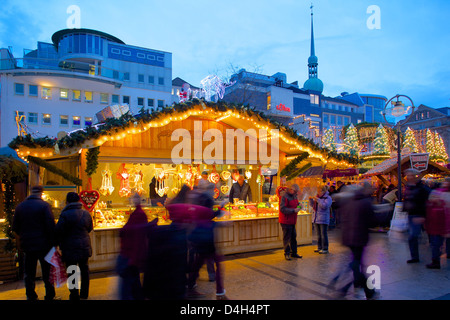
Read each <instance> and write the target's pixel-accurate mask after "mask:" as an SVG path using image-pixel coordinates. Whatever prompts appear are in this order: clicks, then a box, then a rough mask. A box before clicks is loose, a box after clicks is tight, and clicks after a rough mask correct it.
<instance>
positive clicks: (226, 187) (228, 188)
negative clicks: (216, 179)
mask: <svg viewBox="0 0 450 320" xmlns="http://www.w3.org/2000/svg"><path fill="white" fill-rule="evenodd" d="M220 191H222V193H223V194H227V193H228V191H230V187H229V186H227V185H223V186H221V187H220Z"/></svg>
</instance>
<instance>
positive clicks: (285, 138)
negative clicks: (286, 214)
mask: <svg viewBox="0 0 450 320" xmlns="http://www.w3.org/2000/svg"><path fill="white" fill-rule="evenodd" d="M188 118H189V119H188ZM185 120H190V121H191V122H192V121H196V120H201V121H206V122H208V123H210V124H211V123H220V124H221V125H223V126H224V127H228V128H235V129H242V130H243V131H244V132H245V131H247V130H248V129H255V130H256V131H259V130H258V129H263V130H264V129H265V130H267V132H268V134H267V135H266V137H265V138H266V139H267V140H271V139H273V138H278V142H279V145H278V149H279V151H280V152H282V153H284V154H285V155H296V154H299V153H301V152H308V153H309V154H310V155H309V157H310V158H311V159H316V160H318V161H319V162H321V163H323V164H327V167H333V168H347V167H353V166H355V165H356V164H357V159H355V158H353V157H349V156H347V155H342V154H336V153H330V152H328V150H327V149H324V148H321V147H319V146H318V145H316V144H315V143H313V142H312V141H311V140H309V139H306V138H305V137H303V136H301V135H298V134H297V133H296V132H295V131H294V130H293V129H292V128H289V127H285V126H283V125H282V124H280V123H278V122H277V121H275V120H273V119H271V118H269V117H267V116H266V115H264V113H262V112H258V111H256V110H254V109H252V108H250V107H248V106H238V105H234V104H227V103H224V102H218V103H214V102H204V101H201V100H195V101H190V102H188V103H182V104H175V105H173V106H171V107H166V108H164V109H163V110H161V111H159V112H152V113H148V112H146V111H144V112H141V113H139V114H137V115H130V114H127V115H125V116H124V117H122V118H120V119H108V120H107V121H106V123H104V124H99V125H96V126H94V127H90V128H86V129H82V130H78V131H75V132H72V133H71V134H70V135H68V136H66V137H63V138H62V139H60V140H58V141H54V140H51V139H49V141H41V140H39V141H33V140H32V139H29V138H23V137H18V138H16V139H15V140H13V141H12V142H11V144H10V146H11V147H12V148H14V149H15V150H16V151H17V152H18V154H19V155H20V156H21V157H24V158H26V156H27V155H33V156H38V157H41V158H49V159H50V158H53V157H55V156H59V157H60V156H69V155H73V154H76V153H79V152H81V150H82V149H90V148H94V147H99V146H103V145H104V146H108V147H110V148H111V147H114V146H115V144H116V142H118V141H125V140H126V139H129V137H130V136H136V138H137V139H138V140H139V139H140V138H139V137H143V136H142V134H143V133H145V132H147V131H149V130H153V131H154V130H158V132H159V133H158V134H161V130H164V129H166V131H167V130H169V131H170V130H171V129H173V128H175V127H180V126H181V125H182V122H183V121H185ZM210 126H211V127H215V126H216V125H210ZM272 129H274V130H278V134H277V133H276V132H275V131H273V132H272V131H271V130H272ZM19 138H21V139H19ZM257 138H258V139H259V140H260V141H261V140H262V139H261V136H258V137H257ZM27 139H28V140H30V141H27ZM145 139H147V138H145ZM169 140H170V136H169ZM122 143H124V142H122ZM268 144H269V145H270V141H268ZM166 147H167V146H166ZM135 149H136V150H137V151H140V149H142V148H141V147H139V146H137V147H135Z"/></svg>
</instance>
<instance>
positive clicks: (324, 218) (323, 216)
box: [313, 186, 333, 254]
mask: <svg viewBox="0 0 450 320" xmlns="http://www.w3.org/2000/svg"><path fill="white" fill-rule="evenodd" d="M313 201H314V212H315V215H314V224H315V226H316V230H317V250H314V252H318V253H320V254H326V253H328V225H329V224H330V208H331V204H332V202H333V200H332V199H331V197H330V194H329V193H328V187H327V186H323V187H322V188H321V190H320V191H319V193H318V195H317V196H316V197H314V198H313Z"/></svg>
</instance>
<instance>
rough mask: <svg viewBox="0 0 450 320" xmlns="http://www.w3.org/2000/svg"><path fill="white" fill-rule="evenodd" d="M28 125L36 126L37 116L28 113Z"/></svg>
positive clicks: (33, 113)
mask: <svg viewBox="0 0 450 320" xmlns="http://www.w3.org/2000/svg"><path fill="white" fill-rule="evenodd" d="M28 123H30V124H38V114H37V113H35V112H28Z"/></svg>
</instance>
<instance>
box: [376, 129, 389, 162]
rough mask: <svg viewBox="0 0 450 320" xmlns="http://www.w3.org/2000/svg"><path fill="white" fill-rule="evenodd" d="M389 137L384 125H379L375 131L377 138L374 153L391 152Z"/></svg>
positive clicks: (383, 153)
mask: <svg viewBox="0 0 450 320" xmlns="http://www.w3.org/2000/svg"><path fill="white" fill-rule="evenodd" d="M388 142H389V139H388V134H387V132H386V129H385V128H384V127H383V125H381V123H380V125H379V126H378V128H377V131H376V132H375V140H374V141H373V154H374V155H386V154H389V152H390V150H389V143H388Z"/></svg>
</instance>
